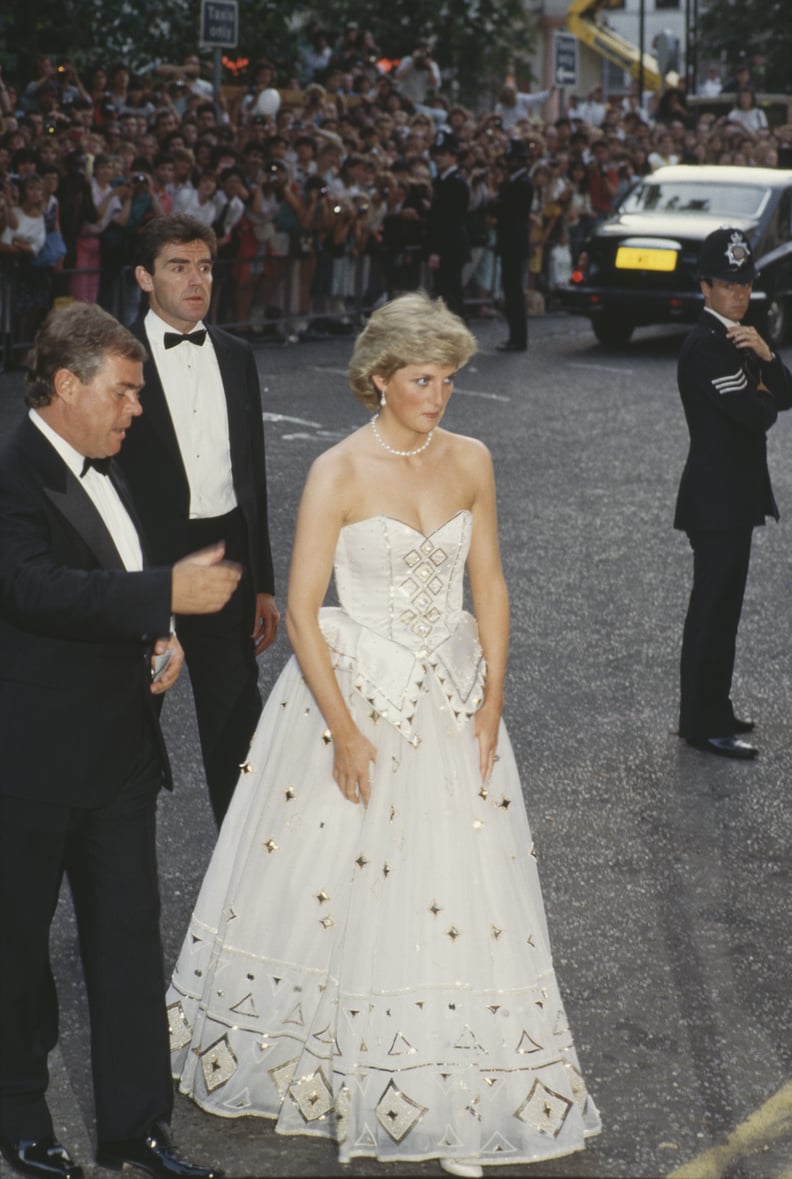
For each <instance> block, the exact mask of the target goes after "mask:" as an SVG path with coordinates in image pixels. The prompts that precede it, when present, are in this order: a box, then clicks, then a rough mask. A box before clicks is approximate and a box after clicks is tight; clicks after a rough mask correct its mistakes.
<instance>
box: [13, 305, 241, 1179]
mask: <svg viewBox="0 0 792 1179" xmlns="http://www.w3.org/2000/svg"><path fill="white" fill-rule="evenodd" d="M144 356H145V352H144V349H143V347H142V345H141V344H140V342H139V341H138V340H136V339H135V337H134V336H133V335H132V334H131V333H130V332H129V331H127V329H126V328H123V327H122V326H121V325H120V324H119V323H118V322H117V321H116V320H115V319H113V317H112V316H110V315H108V314H107V312H105V311H102V310H100V309H99V308H98V307H95V306H93V305H92V304H86V303H73V304H72V305H71V306H69V307H67V308H65V309H63V310H60V311H54V312H51V313H50V315H49V316H48V318H47V320H46V321H45V323H44V325H43V327H42V328H41V330H40V331H39V333H38V335H37V337H36V340H35V343H34V347H33V351H32V356H31V362H30V366H29V373H28V378H27V395H26V400H27V403H28V405H29V406H30V413H29V414H28V416H27V417H26V418H25V419H24V420H23V421H22V423H21V425H20V426H19V428H18V429H17V431H16V432H15V433H14V434H13V435H12V437H11V438H10V439H9V440H8V441H7V442H6V444H5V446H4V448H3V450H2V453H0V702H1V705H2V706H1V707H0V745H1V746H2V750H3V774H2V776H1V777H0V962H2V969H0V1045H2V1047H0V1151H2V1155H3V1157H4V1158H5V1160H6V1161H7V1162H8V1163H9V1165H10V1166H11V1167H12V1168H13V1169H14V1170H15V1171H17V1172H19V1173H20V1174H23V1175H28V1176H32V1177H33V1179H81V1177H82V1174H83V1171H82V1168H81V1167H80V1166H79V1165H78V1164H76V1163H75V1162H74V1161H73V1159H72V1158H71V1156H70V1154H69V1152H68V1150H67V1149H66V1148H65V1147H64V1146H62V1145H61V1144H60V1143H59V1142H58V1141H57V1139H56V1138H55V1134H54V1127H53V1123H52V1117H51V1115H50V1112H49V1109H48V1106H47V1097H46V1094H47V1087H48V1080H49V1077H48V1072H47V1060H48V1056H49V1053H50V1052H51V1051H52V1050H53V1048H54V1047H55V1045H56V1043H57V1039H58V1002H57V996H56V991H55V984H54V981H53V977H52V971H51V967H50V955H49V932H50V925H51V923H52V918H53V914H54V912H55V908H56V905H57V902H58V894H59V892H60V888H61V882H62V879H63V876H64V874H65V875H66V876H68V879H69V884H70V886H71V893H72V897H73V901H74V908H75V913H76V916H77V927H78V930H79V938H80V953H81V957H82V963H83V971H84V975H85V981H86V989H87V993H88V1007H89V1012H90V1020H91V1064H92V1071H93V1083H94V1101H95V1107H96V1129H97V1137H98V1151H97V1161H98V1162H99V1163H100V1165H102V1166H104V1167H108V1168H110V1169H113V1170H121V1169H122V1167H123V1166H125V1165H126V1164H130V1165H134V1166H136V1167H140V1168H142V1169H143V1170H145V1171H147V1172H148V1174H149V1175H151V1176H153V1177H154V1179H178V1177H179V1176H183V1177H188V1179H200V1177H203V1179H210V1177H211V1175H212V1172H211V1171H210V1170H209V1169H208V1168H203V1167H197V1166H195V1165H194V1164H192V1163H190V1162H188V1160H187V1159H185V1158H183V1157H181V1156H180V1155H178V1154H177V1153H176V1152H175V1151H174V1149H173V1147H172V1145H171V1143H170V1140H169V1135H168V1129H167V1125H168V1122H169V1120H170V1115H171V1111H172V1108H173V1084H172V1081H171V1075H170V1060H169V1042H168V1022H167V1015H166V1010H165V980H164V975H163V963H162V948H161V944H160V936H159V890H158V883H157V864H156V837H155V823H156V806H157V795H158V792H159V790H160V788H161V787H162V786H167V787H169V786H170V771H169V768H168V762H167V757H166V755H165V749H164V746H163V742H162V736H161V734H160V730H159V725H158V722H157V716H156V710H155V709H154V707H153V700H154V697H155V696H158V695H161V694H162V693H163V692H164V691H165V690H166V689H167V688H169V687H170V686H171V685H172V684H173V683H174V682H175V680H176V678H177V676H178V674H179V670H180V668H181V663H182V651H181V648H180V647H179V644H178V642H177V640H176V639H175V637H174V636H173V635H171V634H170V633H169V632H170V617H171V614H172V612H175V611H178V612H179V613H182V614H187V615H192V614H194V613H198V612H203V611H206V612H210V611H217V610H220V609H221V608H222V607H223V606H224V605H225V603H226V602H227V601H228V600H229V598H230V597H231V596H232V595H233V593H234V591H235V589H236V587H237V585H238V582H239V579H240V574H241V570H240V569H239V568H238V567H237V566H232V565H230V564H227V563H225V562H223V561H222V560H221V558H222V550H221V549H219V548H218V549H217V550H215V551H209V552H204V553H200V554H193V555H191V556H188V557H187V558H186V559H184V560H182V561H180V562H178V563H177V564H175V565H174V566H173V567H172V568H171V567H159V568H157V567H148V566H147V565H146V563H145V562H144V556H143V545H144V538H142V537H141V535H140V534H139V532H138V525H137V518H136V516H135V514H134V509H133V508H132V506H131V503H130V501H129V499H128V494H127V491H126V488H125V486H124V484H123V481H121V480H120V478H119V476H118V473H117V472H116V471H115V469H114V464H113V462H112V461H111V460H112V459H113V457H114V456H115V455H117V454H118V451H119V449H120V447H121V445H122V443H123V441H124V438H125V436H126V433H127V431H128V430H129V428H130V426H131V424H132V422H133V420H134V419H135V418H136V417H137V416H138V415H139V414H140V413H141V412H142V410H141V405H140V390H141V388H142V385H143V359H144ZM163 665H164V666H163Z"/></svg>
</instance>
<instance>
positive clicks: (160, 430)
mask: <svg viewBox="0 0 792 1179" xmlns="http://www.w3.org/2000/svg"><path fill="white" fill-rule="evenodd" d="M134 331H135V335H136V336H137V337H138V339H139V340H140V342H141V343H142V344H143V345H144V346H145V349H146V351H147V352H148V354H149V359H148V360H147V361H146V363H145V364H144V366H143V381H144V384H143V392H142V393H141V397H140V399H141V403H142V405H143V413H144V414H145V415H146V417H147V419H148V424H149V427H150V428H151V430H152V431H153V432H154V433H155V434H156V435H157V437H158V438H159V439H161V441H162V443H163V444H164V446H165V448H166V449H167V451H168V453H169V455H170V458H171V461H172V462H174V463H176V464H177V465H178V467H180V468H181V469H182V471H184V462H183V460H182V455H181V450H180V449H179V440H178V439H177V437H176V430H175V429H174V426H173V419H172V418H171V415H170V410H169V409H168V402H167V398H166V397H165V390H164V389H163V387H162V381H161V380H160V375H159V372H158V371H157V366H156V364H155V363H154V361H153V360H152V358H151V345H150V343H149V340H148V336H147V335H146V329H145V328H144V327H143V325H142V324H140V325H136V327H135V329H134ZM183 347H184V345H183ZM132 428H133V429H134V423H133V426H132ZM184 478H185V481H186V479H187V475H186V472H185V474H184Z"/></svg>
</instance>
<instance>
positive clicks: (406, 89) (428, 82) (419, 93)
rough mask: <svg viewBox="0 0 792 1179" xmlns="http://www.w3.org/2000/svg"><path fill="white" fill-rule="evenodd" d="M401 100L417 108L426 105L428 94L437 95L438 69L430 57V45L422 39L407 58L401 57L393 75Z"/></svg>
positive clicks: (439, 77)
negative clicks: (407, 100)
mask: <svg viewBox="0 0 792 1179" xmlns="http://www.w3.org/2000/svg"><path fill="white" fill-rule="evenodd" d="M393 77H394V80H395V82H396V88H397V90H398V91H399V94H401V96H402V97H403V98H408V99H409V100H410V102H412V103H415V104H416V105H417V106H423V105H424V104H425V103H426V99H427V96H428V94H429V92H430V91H431V92H432V93H435V94H436V93H437V91H438V90H439V89H440V85H441V81H442V79H441V76H440V67H439V66H438V64H437V62H436V61H435V60H434V58H433V57H432V45H431V42H430V41H429V40H428V39H427V38H426V37H422V38H421V40H420V41H419V42H418V44H417V45H416V47H415V49H414V50H413V51H412V53H411V54H409V56H408V57H403V58H402V60H401V62H400V63H399V65H398V66H397V67H396V72H395V73H394V75H393Z"/></svg>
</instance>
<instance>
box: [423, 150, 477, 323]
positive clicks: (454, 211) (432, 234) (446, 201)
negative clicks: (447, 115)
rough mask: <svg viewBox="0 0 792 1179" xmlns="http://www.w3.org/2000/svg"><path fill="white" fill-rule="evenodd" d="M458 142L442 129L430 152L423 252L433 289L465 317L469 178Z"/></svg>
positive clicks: (449, 305)
mask: <svg viewBox="0 0 792 1179" xmlns="http://www.w3.org/2000/svg"><path fill="white" fill-rule="evenodd" d="M460 150H461V149H460V144H459V140H458V139H457V137H456V135H454V133H453V132H452V131H446V130H444V129H441V130H440V131H438V133H437V137H436V139H435V143H434V148H433V155H434V161H435V166H436V168H437V176H436V179H435V182H434V185H433V187H432V203H431V206H430V208H429V216H428V219H427V225H426V253H427V264H428V266H429V269H430V270H431V271H432V272H433V273H434V293H435V295H438V296H439V297H440V298H442V299H445V302H446V305H447V306H448V308H449V310H450V311H453V312H454V313H455V314H456V315H459V316H462V317H464V310H465V309H464V300H463V296H462V271H463V269H464V266H465V263H466V262H467V261H468V260H469V258H470V246H469V243H468V231H467V215H468V206H469V205H470V189H469V188H468V182H467V180H466V179H465V177H464V176H463V175H462V173H461V171H460V170H459V166H458V159H459V154H460Z"/></svg>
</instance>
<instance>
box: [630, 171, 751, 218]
mask: <svg viewBox="0 0 792 1179" xmlns="http://www.w3.org/2000/svg"><path fill="white" fill-rule="evenodd" d="M769 195H770V191H769V189H767V188H765V187H763V186H762V185H759V184H741V185H737V184H729V185H727V184H723V185H720V184H702V183H689V182H685V183H680V182H679V181H673V182H672V181H667V182H665V183H663V184H659V183H656V182H654V183H653V182H652V180H651V179H649V180H644V181H643V182H642V183H641V184H640V185H638V187H637V188H635V189H634V190H633V191H632V192H630V193H628V194H627V196H626V197H625V199H624V204H623V205H622V210H621V211H622V212H624V213H666V214H671V215H673V214H674V213H680V214H682V213H684V214H685V215H686V216H687V215H689V214H691V213H706V214H707V215H708V216H712V215H715V216H719V217H758V216H759V214H760V213H761V211H762V209H763V208H764V206H765V204H766V202H767V199H768V197H769Z"/></svg>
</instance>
